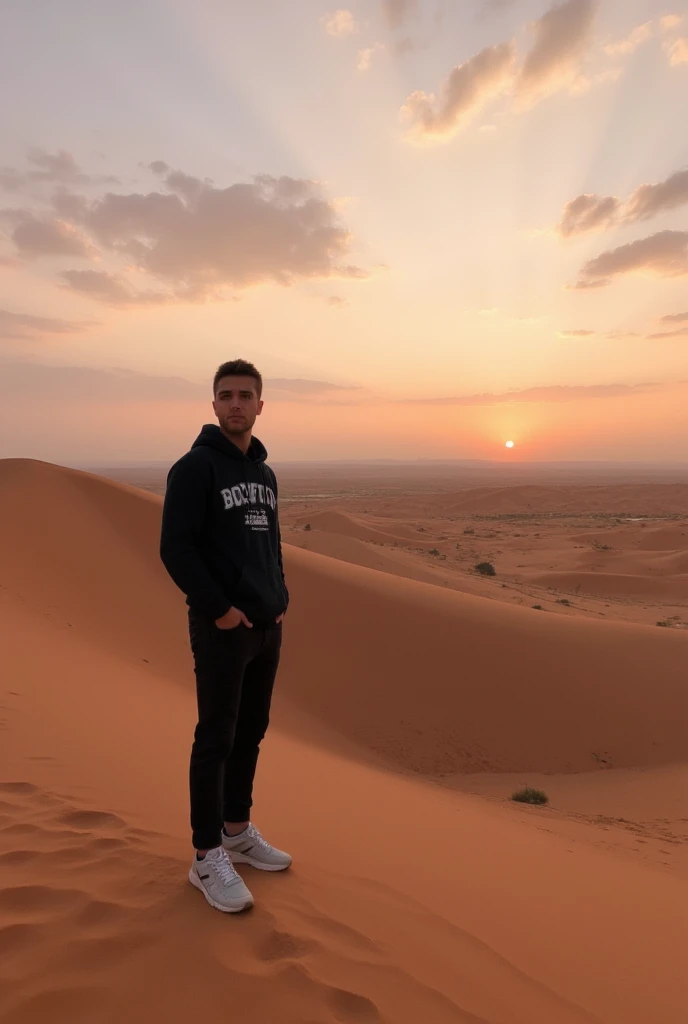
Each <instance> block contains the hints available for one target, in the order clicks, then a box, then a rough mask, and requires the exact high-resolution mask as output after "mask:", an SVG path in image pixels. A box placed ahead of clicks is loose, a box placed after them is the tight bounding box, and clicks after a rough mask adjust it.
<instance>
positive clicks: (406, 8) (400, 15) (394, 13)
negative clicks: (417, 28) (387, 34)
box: [382, 0, 416, 31]
mask: <svg viewBox="0 0 688 1024" xmlns="http://www.w3.org/2000/svg"><path fill="white" fill-rule="evenodd" d="M415 7H416V0H382V10H383V12H384V15H385V18H386V19H387V23H388V25H389V27H390V28H391V29H392V31H396V30H397V29H398V28H400V27H401V26H402V25H403V23H404V22H405V21H406V19H407V18H408V16H409V15H410V14H411V13H412V12H413V10H414V9H415Z"/></svg>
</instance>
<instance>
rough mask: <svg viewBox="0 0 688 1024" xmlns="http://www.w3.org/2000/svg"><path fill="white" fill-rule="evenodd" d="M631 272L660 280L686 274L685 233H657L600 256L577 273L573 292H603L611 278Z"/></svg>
mask: <svg viewBox="0 0 688 1024" xmlns="http://www.w3.org/2000/svg"><path fill="white" fill-rule="evenodd" d="M634 272H641V273H652V274H656V275H658V276H660V277H679V276H681V275H683V274H688V231H659V232H657V234H654V235H650V236H649V237H648V238H641V239H638V240H637V241H635V242H629V243H628V244H627V245H622V246H619V248H617V249H610V250H608V251H607V252H603V253H601V255H599V256H596V257H595V258H594V259H592V260H589V261H588V262H587V263H586V264H585V265H584V267H583V268H582V270H581V272H580V279H579V281H578V283H577V284H576V285H575V287H576V288H602V287H604V286H606V285H608V284H610V283H611V281H612V279H613V278H614V277H618V276H619V275H622V274H629V273H634Z"/></svg>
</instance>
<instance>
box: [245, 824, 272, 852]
mask: <svg viewBox="0 0 688 1024" xmlns="http://www.w3.org/2000/svg"><path fill="white" fill-rule="evenodd" d="M246 832H247V833H248V835H249V836H250V837H251V839H253V841H254V842H255V843H258V845H259V846H260V847H261V848H262V849H263V850H265V852H266V853H271V852H272V847H271V846H270V843H269V842H268V841H267V839H263V837H262V835H261V834H260V832H259V831H258V829H257V828H256V826H255V825H254V824H253V822H251V823H250V825H249V826H248V828H247V829H246Z"/></svg>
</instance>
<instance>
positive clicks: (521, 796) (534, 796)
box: [511, 786, 549, 804]
mask: <svg viewBox="0 0 688 1024" xmlns="http://www.w3.org/2000/svg"><path fill="white" fill-rule="evenodd" d="M511 799H512V800H515V801H516V802H517V803H519V804H546V803H547V802H548V800H549V797H548V796H547V794H546V793H543V791H542V790H541V789H533V787H532V786H525V787H524V788H523V789H518V790H516V792H515V793H512V794H511Z"/></svg>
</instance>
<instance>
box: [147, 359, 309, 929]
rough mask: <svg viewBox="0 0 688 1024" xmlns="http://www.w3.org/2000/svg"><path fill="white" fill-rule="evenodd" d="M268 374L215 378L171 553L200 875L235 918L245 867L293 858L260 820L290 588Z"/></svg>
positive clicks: (229, 370)
mask: <svg viewBox="0 0 688 1024" xmlns="http://www.w3.org/2000/svg"><path fill="white" fill-rule="evenodd" d="M262 387H263V382H262V378H261V375H260V373H259V372H258V370H257V369H256V368H255V366H253V365H252V364H251V363H248V362H246V361H245V360H243V359H236V360H234V361H233V362H229V363H223V364H222V366H220V367H219V369H218V370H217V372H216V374H215V379H214V381H213V396H214V400H213V409H214V411H215V415H216V416H217V419H218V425H217V426H215V424H210V423H207V424H206V425H205V426H204V427H203V429H202V430H201V433H200V434H199V435H198V437H197V438H196V440H195V441H194V443H193V445H192V447H191V450H190V451H188V452H187V453H186V455H183V456H182V458H180V459H179V460H178V461H177V462H176V463H175V464H174V465H173V466H172V468H171V470H170V472H169V474H168V477H167V491H166V494H165V502H164V506H163V514H162V532H161V538H160V557H161V559H162V561H163V563H164V565H165V568H166V569H167V571H168V572H169V574H170V576H171V577H172V579H173V580H174V582H175V583H176V584H177V586H178V587H179V588H180V590H182V591H183V593H184V594H186V603H187V605H188V618H189V635H190V638H191V650H192V653H193V658H194V673H195V676H196V693H197V699H198V724H197V726H196V731H195V735H194V742H193V748H192V751H191V766H190V771H189V788H190V795H191V829H192V841H193V845H194V847H195V850H196V854H195V857H194V861H193V864H192V866H191V870H190V872H189V881H190V882H191V883H192V885H194V886H196V888H197V889H200V890H201V892H202V893H203V894H204V896H205V898H206V899H207V901H208V903H210V905H211V906H213V907H215V908H216V909H217V910H222V911H224V912H226V913H233V912H236V911H239V910H244V909H246V908H247V907H250V906H252V905H253V897H252V896H251V893H250V892H249V890H248V888H247V887H246V885H245V884H244V882H243V880H242V879H241V878H240V876H239V875H238V874H237V872H236V869H235V868H234V863H237V862H241V863H246V864H250V865H252V866H253V867H255V868H261V869H262V870H264V871H282V870H283V869H284V868H288V867H289V865H290V864H291V857H290V856H289V855H288V854H287V853H284V852H283V851H281V850H276V849H275V848H274V847H272V846H270V844H269V843H267V842H266V841H265V839H263V837H262V835H261V834H260V832H259V831H258V829H257V828H256V827H255V825H253V824H252V822H251V820H250V808H251V806H252V790H253V779H254V775H255V771H256V763H257V761H258V748H259V746H260V742H261V740H262V739H263V737H264V735H265V732H266V729H267V726H268V719H269V712H270V701H271V697H272V688H273V683H274V681H275V675H276V673H277V666H278V663H279V657H280V648H281V643H282V619H283V618H284V613H285V611H286V609H287V604H288V602H289V595H288V592H287V588H286V585H285V582H284V571H283V568H282V547H281V538H280V530H279V523H278V518H277V482H276V480H275V475H274V473H273V472H272V470H271V469H269V468H268V466H267V465H266V464H265V460H266V457H267V452H266V450H265V448H264V447H263V445H262V444H261V443H260V441H259V440H258V438H256V437H253V436H252V430H253V425H254V423H255V421H256V417H257V416H259V415H260V413H261V412H262V410H263V402H262V399H261V393H262Z"/></svg>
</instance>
